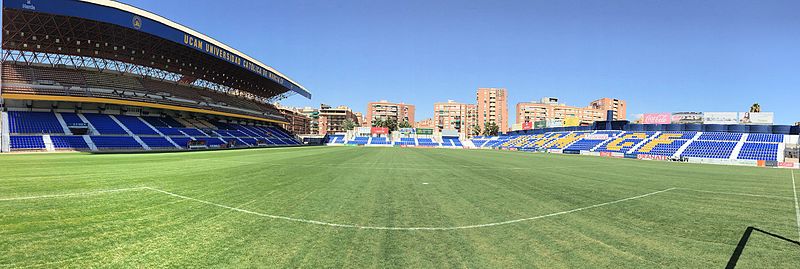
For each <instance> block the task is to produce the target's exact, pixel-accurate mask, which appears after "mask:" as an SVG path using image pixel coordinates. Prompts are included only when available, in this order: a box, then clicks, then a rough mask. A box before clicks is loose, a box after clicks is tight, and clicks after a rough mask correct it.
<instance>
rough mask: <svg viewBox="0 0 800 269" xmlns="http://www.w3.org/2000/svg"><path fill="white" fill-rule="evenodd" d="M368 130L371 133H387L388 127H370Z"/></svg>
mask: <svg viewBox="0 0 800 269" xmlns="http://www.w3.org/2000/svg"><path fill="white" fill-rule="evenodd" d="M370 131H371V133H372V134H389V128H386V127H372V129H370Z"/></svg>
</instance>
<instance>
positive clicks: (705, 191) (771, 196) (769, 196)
mask: <svg viewBox="0 0 800 269" xmlns="http://www.w3.org/2000/svg"><path fill="white" fill-rule="evenodd" d="M677 189H679V190H687V191H694V192H704V193H714V194H726V195H739V196H750V197H761V198H773V199H787V200H791V199H792V197H789V196H776V195H764V194H751V193H741V192H722V191H707V190H698V189H689V188H677Z"/></svg>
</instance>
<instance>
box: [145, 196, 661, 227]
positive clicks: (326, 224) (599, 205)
mask: <svg viewBox="0 0 800 269" xmlns="http://www.w3.org/2000/svg"><path fill="white" fill-rule="evenodd" d="M147 189H150V190H153V191H157V192H161V193H164V194H167V195H171V196H174V197H178V198H181V199H185V200H191V201H195V202H199V203H204V204H207V205H213V206H216V207H221V208H225V209H228V210H233V211H237V212H241V213H246V214H252V215H256V216H262V217H267V218H273V219H282V220H288V221H296V222H303V223H310V224H317V225H324V226H331V227H339V228H354V229H363V230H391V231H419V230H425V231H447V230H463V229H474V228H483V227H491V226H499V225H506V224H512V223H517V222H523V221H531V220H536V219H543V218H548V217H554V216H558V215H564V214H569V213H574V212H578V211H583V210H587V209H592V208H596V207H601V206H607V205H612V204H616V203H621V202H625V201H630V200H635V199H640V198H644V197H647V196H651V195H655V194H659V193H663V192H668V191H671V190H675V189H676V188H669V189H666V190H660V191H655V192H651V193H646V194H642V195H638V196H633V197H628V198H625V199H620V200H616V201H611V202H606V203H601V204H596V205H591V206H586V207H581V208H576V209H572V210H567V211H561V212H556V213H550V214H547V215H540V216H535V217H530V218H524V219H516V220H509V221H503V222H494V223H486V224H478V225H467V226H454V227H382V226H360V225H354V224H339V223H330V222H323V221H316V220H307V219H300V218H292V217H285V216H277V215H270V214H264V213H259V212H255V211H250V210H247V209H241V208H235V207H230V206H226V205H221V204H217V203H213V202H209V201H205V200H200V199H197V198H192V197H188V196H183V195H180V194H176V193H172V192H168V191H164V190H159V189H155V188H147Z"/></svg>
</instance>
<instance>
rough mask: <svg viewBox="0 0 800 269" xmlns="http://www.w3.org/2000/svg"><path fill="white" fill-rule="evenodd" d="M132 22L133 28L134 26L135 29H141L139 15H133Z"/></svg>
mask: <svg viewBox="0 0 800 269" xmlns="http://www.w3.org/2000/svg"><path fill="white" fill-rule="evenodd" d="M132 23H133V28H136V29H137V30H139V29H142V18H140V17H139V16H133V21H132Z"/></svg>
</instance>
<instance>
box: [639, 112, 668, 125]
mask: <svg viewBox="0 0 800 269" xmlns="http://www.w3.org/2000/svg"><path fill="white" fill-rule="evenodd" d="M671 120H672V114H670V113H651V114H644V115H642V124H670V123H672V121H671Z"/></svg>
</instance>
